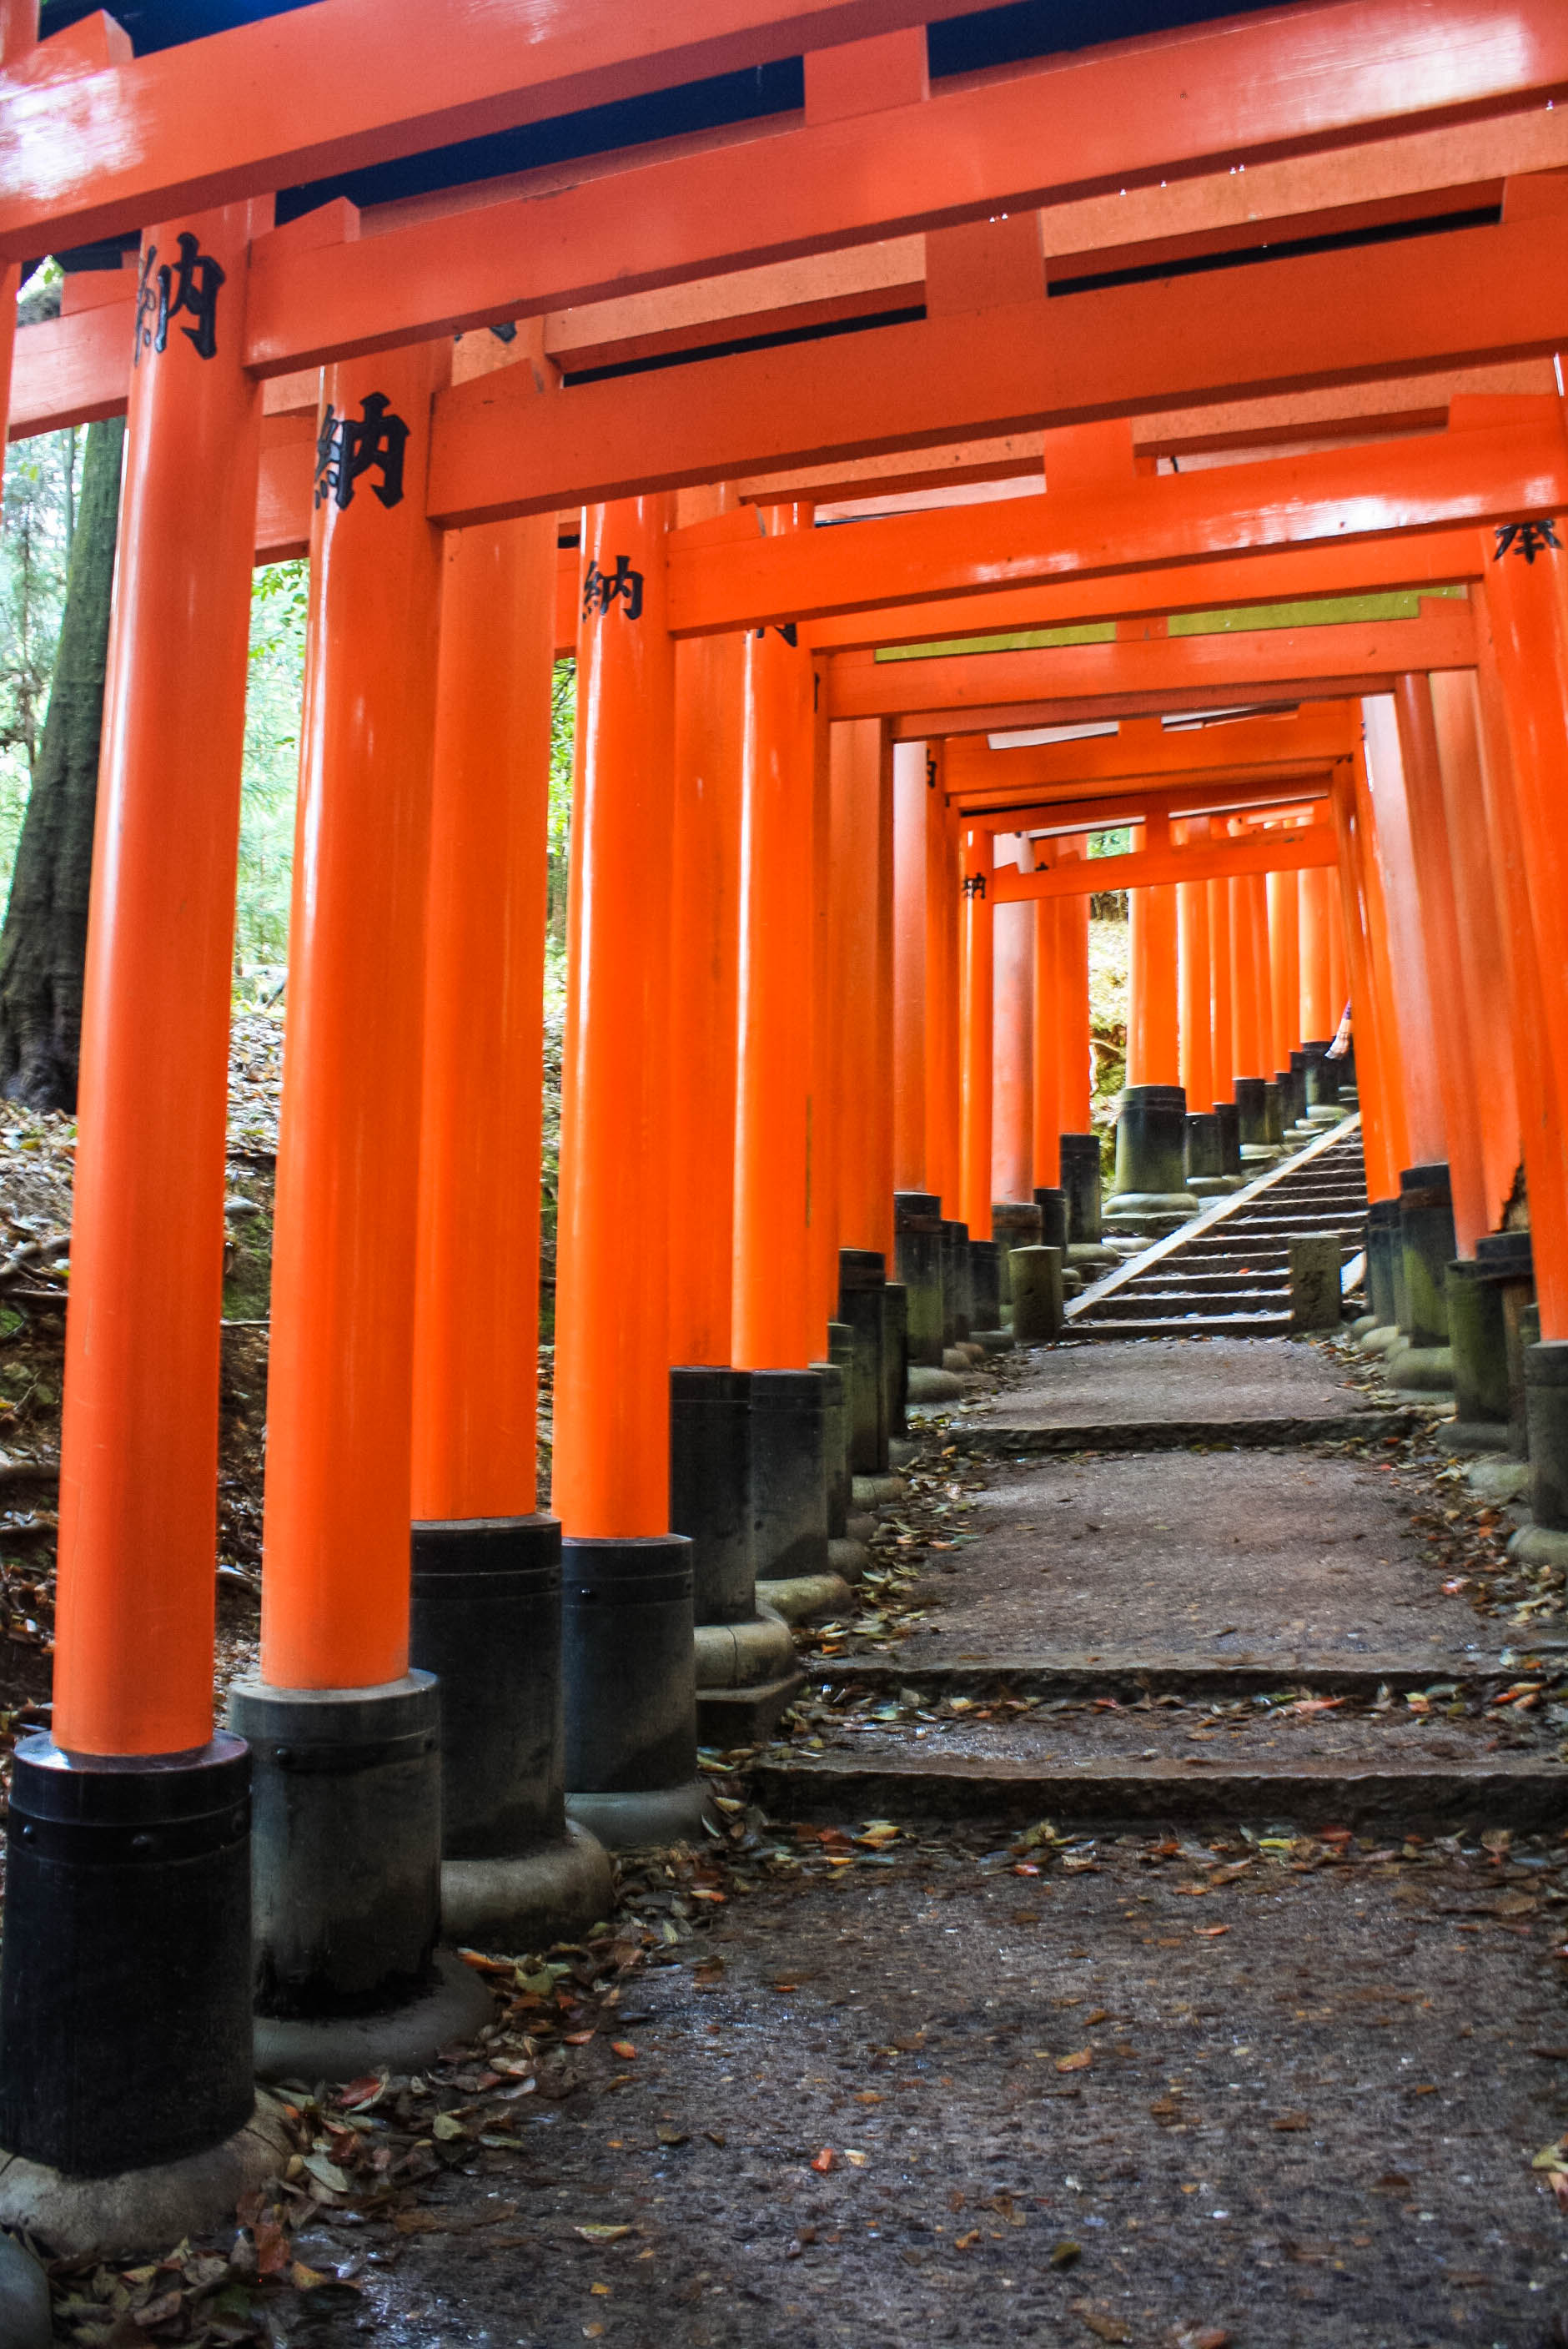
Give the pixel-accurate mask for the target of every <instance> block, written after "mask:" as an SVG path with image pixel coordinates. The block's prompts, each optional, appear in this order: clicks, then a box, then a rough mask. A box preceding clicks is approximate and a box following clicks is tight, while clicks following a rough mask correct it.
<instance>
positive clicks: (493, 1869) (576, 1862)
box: [441, 1819, 615, 1951]
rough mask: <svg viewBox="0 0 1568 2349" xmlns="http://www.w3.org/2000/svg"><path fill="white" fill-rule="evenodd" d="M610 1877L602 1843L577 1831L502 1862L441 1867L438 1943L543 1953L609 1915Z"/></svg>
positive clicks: (569, 1825) (453, 1862) (565, 1831)
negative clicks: (456, 1943)
mask: <svg viewBox="0 0 1568 2349" xmlns="http://www.w3.org/2000/svg"><path fill="white" fill-rule="evenodd" d="M614 1905H615V1879H614V1873H613V1872H612V1869H611V1867H610V1862H609V1858H608V1857H607V1855H606V1853H605V1851H604V1847H603V1845H602V1844H601V1843H599V1842H598V1841H597V1840H596V1839H595V1838H594V1837H593V1836H591V1835H590V1834H589V1833H588V1830H587V1828H586V1827H583V1826H578V1825H577V1823H576V1822H575V1820H573V1819H568V1820H566V1821H565V1822H564V1823H563V1826H562V1832H561V1834H560V1835H559V1836H556V1837H552V1839H551V1841H550V1842H548V1843H542V1844H540V1845H539V1846H538V1847H537V1848H536V1849H534V1850H533V1851H522V1852H514V1853H512V1854H511V1856H510V1857H507V1858H505V1859H447V1860H443V1861H442V1863H441V1939H442V1940H444V1941H454V1942H459V1943H461V1944H462V1946H463V1947H464V1948H467V1949H472V1950H507V1951H512V1950H547V1949H548V1948H549V1947H550V1945H551V1943H552V1941H572V1940H576V1939H577V1938H578V1937H579V1936H580V1935H581V1934H583V1933H585V1932H586V1931H587V1930H588V1928H589V1927H590V1926H591V1925H596V1924H598V1923H599V1921H600V1920H601V1919H603V1918H606V1917H608V1916H609V1914H610V1911H611V1909H613V1908H614Z"/></svg>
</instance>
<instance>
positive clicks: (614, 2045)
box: [610, 2039, 637, 2064]
mask: <svg viewBox="0 0 1568 2349" xmlns="http://www.w3.org/2000/svg"><path fill="white" fill-rule="evenodd" d="M636 2052H637V2051H636V2049H635V2048H634V2046H633V2044H632V2043H631V2041H630V2040H629V2039H612V2040H611V2042H610V2053H611V2054H612V2055H618V2056H619V2057H620V2059H621V2061H622V2063H623V2064H629V2063H631V2061H632V2059H633V2057H634V2055H635V2054H636Z"/></svg>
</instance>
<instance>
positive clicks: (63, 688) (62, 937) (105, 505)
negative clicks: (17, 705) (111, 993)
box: [0, 417, 125, 1111]
mask: <svg viewBox="0 0 1568 2349" xmlns="http://www.w3.org/2000/svg"><path fill="white" fill-rule="evenodd" d="M124 441H125V419H123V417H114V418H112V419H109V420H108V422H107V423H102V424H90V425H89V426H88V436H87V453H86V457H85V459H84V460H83V465H82V486H81V502H80V505H79V507H78V509H77V524H76V533H75V544H74V547H73V550H72V555H71V568H70V575H69V578H68V580H67V586H66V605H65V611H64V614H63V616H62V617H61V622H60V640H59V646H58V648H57V652H56V656H55V675H54V681H53V684H52V685H51V687H50V690H49V709H48V715H47V717H46V719H45V721H44V740H43V745H42V747H41V749H40V750H39V753H38V761H37V765H36V768H35V770H34V774H33V784H32V790H31V792H29V794H28V799H27V812H26V816H25V817H24V818H23V822H22V833H21V837H20V839H19V840H18V842H17V843H16V864H15V872H14V873H13V874H12V876H11V895H10V900H9V902H8V904H7V905H6V908H5V927H4V928H3V929H0V1093H3V1094H5V1096H6V1097H7V1098H8V1099H10V1100H12V1101H23V1102H27V1103H28V1104H29V1106H30V1107H31V1108H34V1109H58V1110H67V1111H74V1110H75V1108H76V1105H77V1053H78V1050H79V1047H80V1042H81V1026H82V977H83V971H84V968H85V965H86V961H87V942H88V885H89V883H90V880H91V876H92V861H93V816H94V812H95V810H96V807H97V804H98V738H99V735H100V733H101V731H102V728H103V695H104V669H105V665H106V662H107V658H108V623H109V605H110V601H111V598H112V595H113V589H114V552H115V538H116V534H117V531H118V526H119V472H120V455H121V450H122V449H123V446H124Z"/></svg>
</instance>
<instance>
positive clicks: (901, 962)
mask: <svg viewBox="0 0 1568 2349" xmlns="http://www.w3.org/2000/svg"><path fill="white" fill-rule="evenodd" d="M928 790H929V787H928V785H927V783H926V779H925V745H924V743H923V742H899V743H895V745H894V746H893V753H892V801H893V817H892V823H893V832H892V841H893V941H892V947H893V964H892V985H893V999H892V1001H893V1030H892V1151H893V1157H892V1182H893V1189H894V1190H895V1191H923V1190H924V1188H925V952H926V935H925V854H926V852H925V802H926V798H927V796H928Z"/></svg>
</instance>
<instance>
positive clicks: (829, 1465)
mask: <svg viewBox="0 0 1568 2349" xmlns="http://www.w3.org/2000/svg"><path fill="white" fill-rule="evenodd" d="M853 1346H854V1336H853V1332H852V1331H851V1330H850V1329H849V1328H848V1327H847V1326H846V1325H845V1323H843V1322H842V1321H830V1322H829V1324H828V1356H829V1359H828V1360H827V1361H825V1362H812V1363H810V1364H809V1365H808V1367H809V1368H810V1369H811V1370H813V1371H816V1373H817V1375H818V1377H819V1378H820V1380H821V1381H822V1474H823V1476H824V1478H825V1480H826V1487H827V1495H828V1539H829V1540H830V1542H833V1541H842V1540H843V1539H844V1536H845V1532H846V1529H847V1527H848V1526H849V1522H850V1501H851V1485H852V1482H853V1479H852V1476H851V1469H850V1371H851V1367H852V1365H851V1352H852V1350H853ZM753 1537H754V1538H755V1529H754V1533H753ZM752 1587H753V1589H754V1590H755V1588H756V1585H755V1584H753V1586H752Z"/></svg>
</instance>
